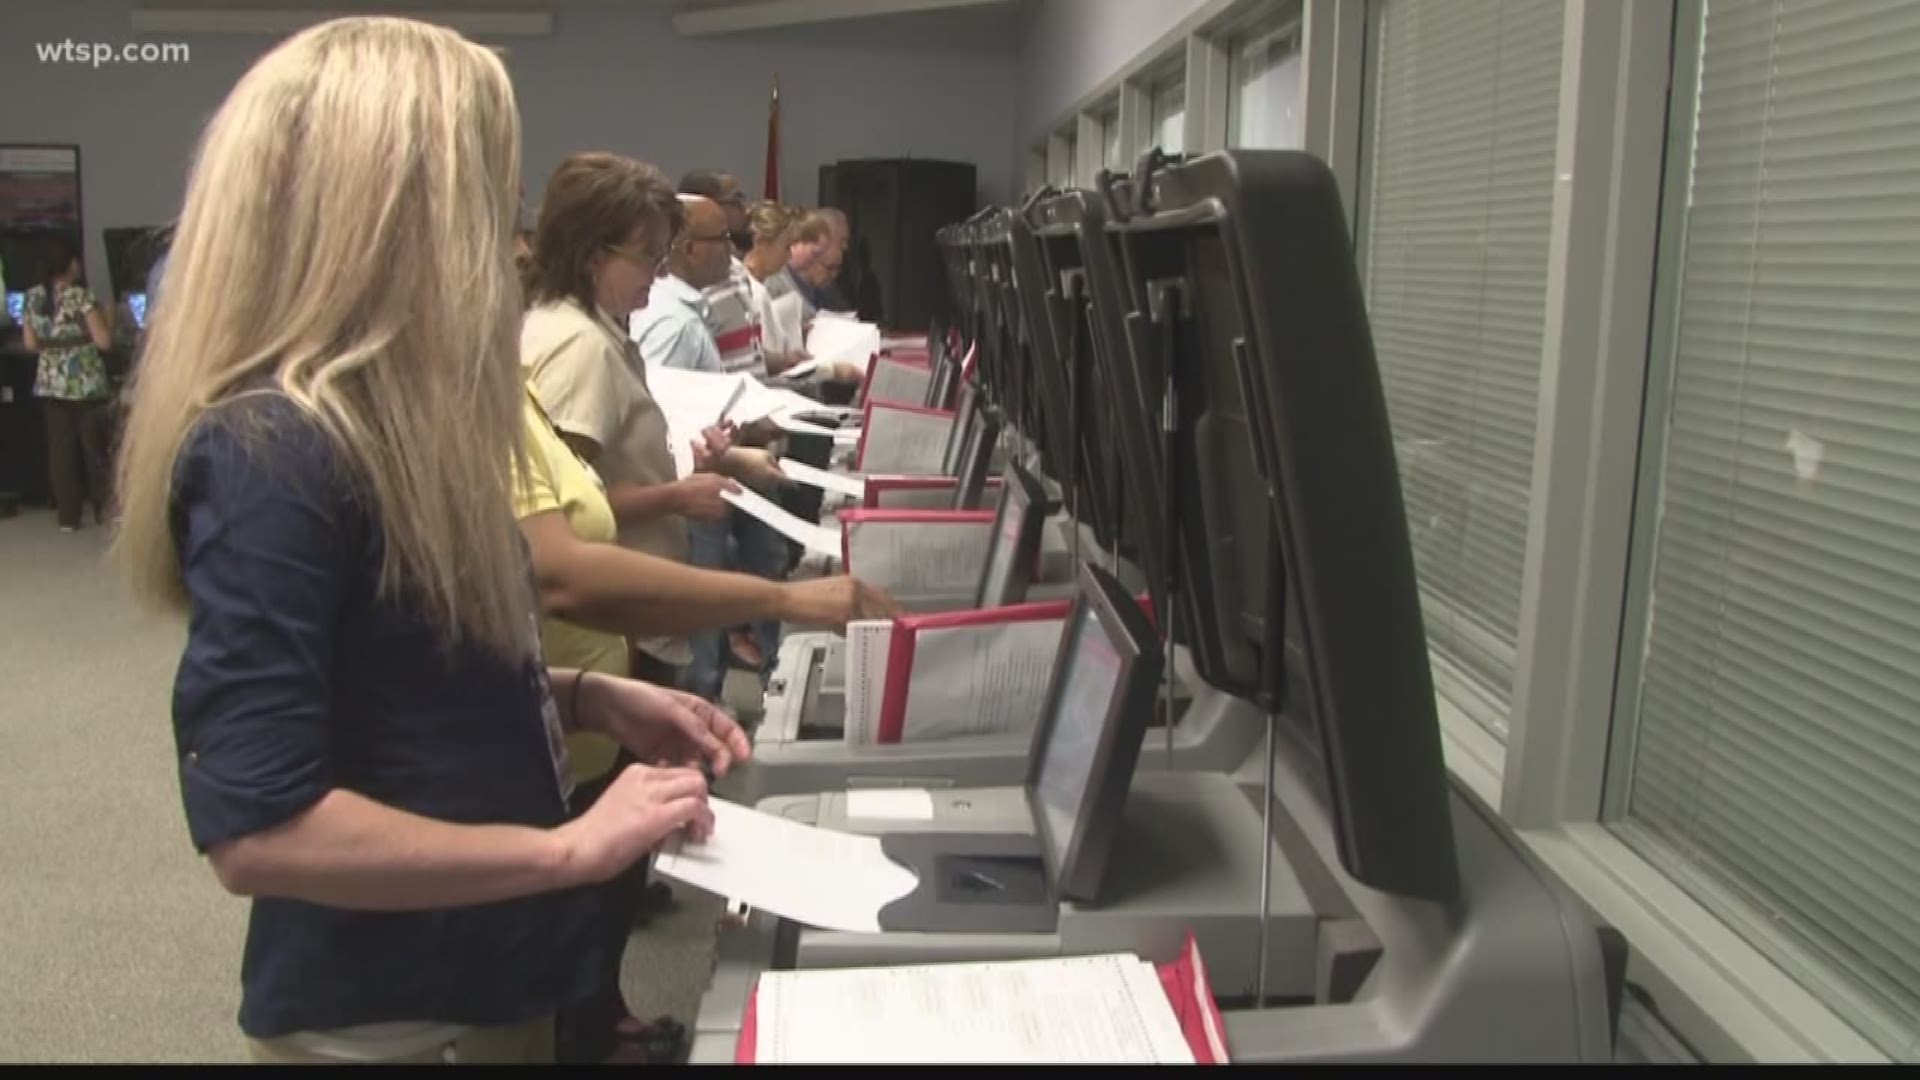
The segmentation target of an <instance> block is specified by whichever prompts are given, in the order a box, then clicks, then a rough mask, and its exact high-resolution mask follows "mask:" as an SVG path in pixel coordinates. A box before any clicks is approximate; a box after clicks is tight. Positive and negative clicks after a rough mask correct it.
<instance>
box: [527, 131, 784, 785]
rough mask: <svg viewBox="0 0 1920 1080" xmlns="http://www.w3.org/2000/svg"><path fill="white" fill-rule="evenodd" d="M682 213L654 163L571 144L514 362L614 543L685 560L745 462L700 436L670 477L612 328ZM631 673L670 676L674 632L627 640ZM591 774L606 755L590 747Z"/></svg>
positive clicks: (630, 357)
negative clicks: (583, 468)
mask: <svg viewBox="0 0 1920 1080" xmlns="http://www.w3.org/2000/svg"><path fill="white" fill-rule="evenodd" d="M681 215H682V211H681V209H680V205H679V203H678V202H677V201H676V200H675V198H674V194H673V189H672V187H670V186H669V185H668V184H667V181H666V178H665V177H664V176H662V175H661V174H660V170H658V169H656V168H654V167H653V166H651V165H647V164H644V163H642V162H638V161H634V160H632V159H631V158H625V157H621V156H618V155H615V154H607V153H583V154H575V155H573V156H572V157H569V158H567V159H566V160H565V161H563V162H561V163H560V165H559V166H558V167H557V168H556V169H555V170H554V172H553V175H552V176H551V177H549V178H548V181H547V187H546V191H545V193H544V195H543V197H542V201H541V205H540V212H539V220H538V224H537V225H536V226H535V230H534V238H533V253H532V255H531V257H530V258H529V259H528V260H527V276H526V292H527V301H528V304H529V305H530V306H529V309H528V311H527V314H526V320H525V322H524V323H523V324H522V327H521V331H520V362H521V364H522V365H523V366H524V367H525V369H526V375H527V381H528V382H529V384H530V385H531V386H532V387H533V390H534V396H535V397H536V398H537V399H538V400H539V403H540V406H541V407H542V408H543V409H544V410H545V411H546V414H547V416H548V417H550V418H551V419H552V421H553V425H554V427H555V428H556V429H558V430H559V432H560V436H561V438H563V439H564V440H566V443H567V445H568V446H569V447H571V448H572V449H573V451H574V452H575V453H577V454H579V455H580V458H581V460H582V461H584V462H586V463H587V464H588V465H589V466H592V467H593V469H594V470H595V472H596V474H597V475H598V476H599V477H600V478H601V479H602V480H604V481H605V482H606V485H607V500H608V503H609V504H610V505H611V506H612V508H613V513H614V518H615V520H616V522H617V523H618V528H619V541H620V544H621V546H623V547H626V548H629V549H631V550H633V551H640V552H645V553H646V554H649V555H655V556H658V557H660V558H663V559H669V560H672V561H674V562H686V561H687V521H688V519H690V518H692V519H701V518H706V519H719V518H722V517H724V516H725V515H726V513H727V511H728V510H729V509H730V507H728V505H727V503H726V501H725V500H724V499H723V498H722V497H721V496H722V495H723V494H725V493H726V492H728V491H730V490H734V489H736V488H737V486H738V485H737V483H736V482H735V481H734V480H733V479H732V478H731V477H730V476H728V475H726V473H727V471H728V470H730V469H738V468H744V467H746V466H747V465H750V464H752V461H751V458H750V456H748V455H744V454H736V453H735V452H734V448H733V447H731V446H729V445H727V444H726V442H725V439H724V436H722V435H720V434H719V433H713V437H712V440H711V441H710V442H709V443H708V444H707V445H705V446H703V447H701V455H702V456H701V457H700V460H699V464H701V465H704V466H705V467H704V468H696V469H695V470H694V471H692V472H691V473H689V474H688V475H686V476H681V475H680V472H679V468H678V466H677V465H676V464H675V463H674V458H673V452H672V450H671V448H669V446H668V445H667V438H668V435H667V418H666V416H665V414H663V413H662V412H661V411H660V406H659V405H658V403H656V402H655V401H654V399H653V395H652V394H651V392H650V391H649V390H648V389H647V372H646V367H645V365H644V364H642V363H640V358H639V356H638V354H637V352H636V350H635V348H634V345H633V343H632V342H631V341H629V340H628V337H627V334H626V333H625V332H624V330H623V327H624V326H625V325H626V323H627V320H628V318H629V317H630V316H631V314H632V313H633V312H634V311H636V310H638V309H639V308H640V307H641V306H642V305H644V304H646V303H647V298H648V290H649V289H650V288H651V287H652V285H653V280H654V275H655V273H656V272H657V271H658V269H659V268H660V267H661V266H664V265H665V260H664V258H663V256H664V253H665V249H666V243H667V240H668V238H669V237H670V236H672V235H673V233H674V231H675V230H676V229H677V227H678V223H679V221H680V219H681ZM635 647H636V650H637V651H636V654H635V656H634V660H635V661H636V663H637V664H638V665H639V666H638V667H637V668H636V669H635V670H636V673H637V674H639V675H641V676H642V677H644V678H648V679H650V680H653V681H656V682H660V683H662V684H663V685H672V684H673V683H675V682H677V681H678V679H679V672H680V669H681V668H682V667H683V666H684V665H686V664H687V663H688V661H689V660H690V659H691V658H692V656H691V653H690V652H689V651H688V647H687V643H686V642H685V641H684V640H682V639H676V638H668V637H662V638H642V639H640V640H638V641H636V642H635ZM592 756H594V757H596V758H598V759H600V760H599V761H598V762H597V763H596V764H597V768H596V770H595V771H604V769H605V767H606V765H607V764H610V762H611V758H612V754H611V752H610V750H608V749H607V748H606V747H604V745H603V746H601V747H600V750H599V752H598V753H596V754H594V755H592Z"/></svg>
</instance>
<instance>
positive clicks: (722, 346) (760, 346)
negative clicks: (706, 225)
mask: <svg viewBox="0 0 1920 1080" xmlns="http://www.w3.org/2000/svg"><path fill="white" fill-rule="evenodd" d="M680 194H682V195H695V196H699V197H701V198H703V199H707V200H709V201H711V202H712V203H713V204H714V205H715V206H718V207H719V208H720V209H721V211H722V212H723V213H725V214H726V224H727V239H728V242H729V243H731V244H732V245H733V247H734V249H735V250H736V251H738V250H739V249H740V247H741V244H742V242H743V241H744V242H745V244H746V245H747V246H748V247H749V248H751V246H752V243H753V232H752V229H751V227H750V223H749V220H748V217H747V205H746V200H745V199H744V198H743V197H742V196H741V194H740V181H739V180H738V179H736V178H735V177H734V176H733V174H731V173H718V172H708V171H705V170H695V171H693V172H690V173H688V174H687V175H685V176H683V177H681V178H680ZM729 254H730V256H731V257H730V260H729V263H728V266H727V275H726V277H724V278H722V279H721V280H720V281H717V282H715V283H713V284H712V285H709V286H707V287H706V288H704V289H702V290H701V297H702V299H704V300H705V301H706V306H705V308H704V309H703V311H702V318H703V321H704V322H705V323H706V326H707V332H708V333H710V334H712V335H713V343H714V346H715V347H716V348H718V349H719V350H720V367H721V370H723V371H727V372H736V371H742V372H746V373H747V374H749V375H753V376H755V377H760V376H764V375H766V374H768V373H769V371H770V370H772V365H771V364H770V363H769V361H768V356H767V350H766V340H765V334H766V325H765V322H764V320H763V319H762V317H761V312H760V309H759V308H758V307H756V306H755V305H754V302H753V275H751V274H749V273H748V272H747V267H746V264H744V263H742V262H741V261H740V257H739V255H737V254H732V253H731V252H730V253H729Z"/></svg>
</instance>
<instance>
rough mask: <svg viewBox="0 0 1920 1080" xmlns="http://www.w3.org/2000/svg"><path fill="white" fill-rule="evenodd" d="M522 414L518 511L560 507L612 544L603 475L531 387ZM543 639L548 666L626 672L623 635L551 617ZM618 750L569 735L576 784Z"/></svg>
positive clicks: (581, 530)
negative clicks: (563, 435)
mask: <svg viewBox="0 0 1920 1080" xmlns="http://www.w3.org/2000/svg"><path fill="white" fill-rule="evenodd" d="M522 416H523V417H524V421H523V424H522V426H523V427H524V428H525V437H526V441H527V475H525V476H523V477H520V478H519V482H518V483H516V484H515V485H514V496H513V502H514V507H513V513H514V516H515V517H516V518H521V519H525V518H530V517H532V516H533V515H535V514H544V513H548V512H551V511H554V510H558V511H560V513H561V514H563V515H564V516H565V517H566V519H567V527H568V528H569V529H571V530H572V531H573V535H574V536H575V537H576V538H578V539H580V540H583V541H585V542H587V543H590V544H611V543H613V542H614V537H615V533H616V530H615V528H614V521H613V508H612V507H611V506H609V505H607V496H606V492H605V491H604V490H603V489H602V488H601V486H600V479H599V477H598V476H596V475H595V474H594V471H593V470H592V469H591V468H589V467H588V466H587V464H586V463H585V462H583V461H581V460H580V459H579V458H578V457H577V456H575V455H574V452H573V450H572V449H570V448H569V447H568V446H567V444H566V443H564V442H562V441H561V440H560V436H559V435H557V434H555V432H554V430H553V425H552V424H550V423H548V422H547V417H546V414H545V413H543V412H541V411H540V404H539V402H537V401H536V400H534V397H533V392H532V390H531V389H529V390H528V392H527V401H526V407H525V408H524V409H523V410H522ZM540 641H541V646H542V650H543V651H544V653H545V654H546V661H547V664H548V666H550V667H558V668H578V669H580V670H581V671H598V672H601V673H603V674H607V675H625V674H627V641H626V639H625V638H623V637H621V636H620V635H619V634H609V633H607V632H606V631H603V630H589V629H587V628H586V627H584V626H576V625H574V624H573V623H570V622H565V621H563V620H560V619H555V618H547V619H543V620H542V621H541V624H540ZM618 755H619V747H618V746H617V745H616V744H615V743H614V741H613V740H612V739H609V738H607V737H606V736H605V735H597V734H594V733H591V732H576V733H575V734H572V735H569V736H567V756H568V757H569V759H570V760H571V761H572V765H573V781H574V783H576V784H583V783H587V782H589V781H591V780H595V779H598V778H599V777H601V776H604V775H606V774H607V772H608V771H609V770H611V769H612V768H613V764H614V761H615V759H616V758H617V757H618Z"/></svg>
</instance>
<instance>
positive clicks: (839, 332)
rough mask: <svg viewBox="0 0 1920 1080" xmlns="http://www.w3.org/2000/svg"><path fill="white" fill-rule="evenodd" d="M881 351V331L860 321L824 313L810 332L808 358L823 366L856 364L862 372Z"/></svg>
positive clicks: (816, 318) (870, 324)
mask: <svg viewBox="0 0 1920 1080" xmlns="http://www.w3.org/2000/svg"><path fill="white" fill-rule="evenodd" d="M879 351H880V327H878V326H876V325H875V324H873V323H870V322H861V321H860V320H858V319H848V318H844V317H841V316H838V315H832V314H827V313H824V312H823V313H821V314H819V315H816V316H814V319H813V329H812V330H810V331H808V332H807V355H808V356H810V357H813V358H814V359H816V360H818V361H820V362H821V363H822V364H839V363H846V364H852V365H853V366H854V367H857V368H859V369H860V370H861V371H865V370H867V363H868V361H870V360H871V359H872V358H873V354H874V353H876V352H879Z"/></svg>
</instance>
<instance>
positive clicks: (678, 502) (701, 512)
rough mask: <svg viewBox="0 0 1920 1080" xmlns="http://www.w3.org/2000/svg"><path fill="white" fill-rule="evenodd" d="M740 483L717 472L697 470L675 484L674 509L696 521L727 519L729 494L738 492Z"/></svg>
mask: <svg viewBox="0 0 1920 1080" xmlns="http://www.w3.org/2000/svg"><path fill="white" fill-rule="evenodd" d="M739 491H740V485H739V484H738V483H735V482H734V481H733V480H732V479H731V478H730V477H726V476H722V475H721V474H719V473H717V472H696V473H694V474H692V475H691V476H683V477H681V478H680V479H679V480H678V481H676V482H675V484H674V495H675V498H674V509H675V510H676V511H678V512H679V513H680V515H681V516H683V517H688V518H692V519H693V520H695V521H725V520H726V517H727V501H726V496H727V495H728V494H737V493H738V492H739Z"/></svg>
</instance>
